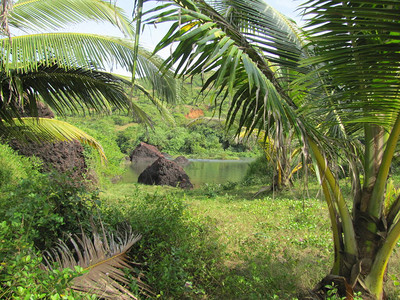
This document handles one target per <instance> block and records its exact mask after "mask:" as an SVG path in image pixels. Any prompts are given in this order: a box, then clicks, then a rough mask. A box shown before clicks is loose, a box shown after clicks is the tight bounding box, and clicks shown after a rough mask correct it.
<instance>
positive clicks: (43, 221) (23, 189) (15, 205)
mask: <svg viewBox="0 0 400 300" xmlns="http://www.w3.org/2000/svg"><path fill="white" fill-rule="evenodd" d="M95 200H96V194H88V193H87V192H86V191H85V190H84V187H82V186H81V187H77V186H75V185H74V184H73V183H71V182H69V179H68V177H67V176H65V175H60V174H57V173H52V174H40V173H38V174H36V175H35V176H31V177H30V178H29V179H22V180H21V182H20V183H19V184H18V185H16V186H15V187H11V188H9V189H7V190H5V191H4V193H3V197H2V201H1V202H0V219H1V220H6V221H8V222H12V223H18V224H24V228H25V233H26V234H27V235H28V236H29V239H30V241H32V242H33V244H34V246H35V247H37V248H39V249H46V248H49V247H51V246H52V245H53V244H54V242H55V241H57V239H58V238H60V237H62V236H63V234H68V233H79V232H80V231H81V228H83V229H86V228H90V225H89V218H90V216H91V215H92V210H93V206H94V201H95Z"/></svg>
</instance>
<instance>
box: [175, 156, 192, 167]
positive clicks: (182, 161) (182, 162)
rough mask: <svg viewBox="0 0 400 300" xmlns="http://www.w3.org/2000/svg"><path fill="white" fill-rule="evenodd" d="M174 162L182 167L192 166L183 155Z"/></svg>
mask: <svg viewBox="0 0 400 300" xmlns="http://www.w3.org/2000/svg"><path fill="white" fill-rule="evenodd" d="M174 162H176V163H177V164H178V165H180V166H187V165H188V164H190V161H189V160H188V159H187V158H186V157H184V156H182V155H181V156H178V157H177V158H175V159H174Z"/></svg>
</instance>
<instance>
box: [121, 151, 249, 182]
mask: <svg viewBox="0 0 400 300" xmlns="http://www.w3.org/2000/svg"><path fill="white" fill-rule="evenodd" d="M252 160H253V159H251V158H245V159H240V160H217V159H189V161H190V163H189V164H187V165H185V166H183V169H184V170H185V171H186V173H187V174H188V176H189V178H190V181H191V182H192V184H193V185H194V186H195V187H200V186H201V185H203V184H205V183H225V182H227V181H231V182H239V181H241V180H242V179H243V177H244V176H245V174H246V171H247V168H248V166H249V163H250V162H251V161H252ZM152 163H153V161H151V160H150V161H148V160H147V161H144V160H141V161H138V162H135V163H132V164H129V167H128V172H126V174H125V176H124V177H123V179H122V182H137V179H138V177H139V175H140V173H141V172H143V170H144V169H146V168H147V167H148V166H149V165H151V164H152Z"/></svg>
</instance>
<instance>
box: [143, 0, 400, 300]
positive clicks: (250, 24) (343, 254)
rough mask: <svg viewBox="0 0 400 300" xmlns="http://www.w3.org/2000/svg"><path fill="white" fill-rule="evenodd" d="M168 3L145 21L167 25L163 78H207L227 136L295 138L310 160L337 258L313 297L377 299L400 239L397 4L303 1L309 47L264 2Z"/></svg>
mask: <svg viewBox="0 0 400 300" xmlns="http://www.w3.org/2000/svg"><path fill="white" fill-rule="evenodd" d="M165 3H166V4H164V5H161V6H160V7H159V8H158V9H156V10H159V13H158V15H157V16H154V17H151V18H149V19H148V22H163V21H173V24H172V26H171V29H170V31H169V32H168V34H167V35H166V36H165V37H164V38H163V40H162V41H161V42H160V43H159V45H158V46H157V48H156V50H159V49H161V48H163V47H166V46H168V45H170V44H171V43H173V42H176V43H177V46H176V49H175V50H174V52H173V53H172V55H171V57H170V58H169V60H168V61H167V62H166V63H165V66H166V67H169V66H172V65H173V64H177V65H178V67H177V70H176V74H177V75H178V74H179V75H182V74H189V75H196V74H201V73H204V72H207V71H210V70H212V71H214V75H213V76H211V77H210V78H209V79H208V80H207V81H206V83H205V86H204V89H207V88H211V89H212V90H213V91H214V97H213V98H212V99H213V100H215V101H219V100H218V99H222V101H220V102H219V103H218V104H221V102H223V101H225V100H229V101H230V110H229V113H228V126H230V125H231V124H232V123H233V121H234V120H238V121H239V124H240V126H239V128H241V127H246V128H248V133H249V134H250V133H251V132H252V131H254V130H255V129H257V130H259V131H262V130H265V132H267V133H269V134H270V136H271V138H273V139H274V140H275V141H277V140H278V141H279V140H282V139H281V137H282V135H283V134H284V133H285V132H286V133H287V132H289V130H290V129H291V130H294V132H295V133H296V135H297V137H298V139H299V141H300V143H301V145H302V147H303V153H304V157H305V159H308V158H309V157H311V158H312V159H313V161H314V164H315V166H316V168H315V169H316V171H317V172H318V173H319V178H320V184H321V188H322V190H323V192H324V195H325V199H326V202H327V205H328V209H329V216H330V220H331V223H332V233H333V240H334V250H335V253H334V263H333V267H332V269H331V271H330V274H329V275H328V276H327V277H326V278H325V279H324V280H322V281H321V284H320V285H318V286H317V287H316V289H315V293H316V294H318V293H320V292H322V291H323V290H324V286H325V285H327V284H331V283H332V282H335V283H336V284H339V285H340V286H341V287H342V289H341V291H342V293H343V294H344V296H349V297H351V294H352V292H353V291H361V292H362V293H363V297H364V298H365V299H368V298H371V299H383V298H384V292H383V276H384V273H385V270H386V267H387V263H388V260H389V257H390V255H391V253H392V250H393V248H394V247H395V245H396V243H397V241H398V240H399V238H400V221H399V217H398V215H399V211H400V198H397V199H392V201H390V202H385V187H386V182H387V178H388V174H389V168H390V165H391V161H392V159H393V155H394V152H395V150H396V145H397V141H398V138H399V136H400V115H399V106H398V105H397V103H398V100H399V80H398V76H399V52H398V45H399V44H398V41H399V39H398V36H399V33H400V26H399V25H400V23H399V18H398V11H399V8H400V7H399V6H400V5H399V3H398V1H394V0H389V1H382V2H380V1H376V2H373V1H358V0H349V1H334V0H332V1H325V0H324V1H322V0H310V1H308V2H307V3H306V4H305V10H306V11H308V12H309V13H310V14H311V21H310V23H309V24H310V28H311V29H310V31H309V39H305V38H304V35H302V34H301V30H300V29H299V28H298V27H297V26H296V25H295V24H294V22H292V21H290V20H288V19H287V18H286V17H284V16H283V15H281V14H280V13H279V12H277V11H276V10H274V9H273V8H272V7H270V6H269V5H267V4H266V3H265V2H264V1H261V0H241V1H239V0H229V1H228V0H213V1H212V0H210V1H203V0H180V1H172V0H170V1H165ZM216 96H221V97H220V98H218V97H216ZM272 129H273V130H272ZM338 151H339V153H340V154H342V155H343V157H345V158H346V159H347V160H348V162H349V165H350V167H351V168H350V169H351V175H352V176H351V177H352V186H353V199H352V201H353V205H352V207H348V205H347V204H346V201H345V199H344V197H343V194H342V192H341V189H340V183H339V180H338V178H337V177H336V176H335V174H334V172H333V171H332V170H333V166H334V165H335V161H337V160H336V159H335V157H334V153H335V152H338ZM307 154H309V155H307ZM305 165H306V164H303V166H305ZM362 178H363V181H362Z"/></svg>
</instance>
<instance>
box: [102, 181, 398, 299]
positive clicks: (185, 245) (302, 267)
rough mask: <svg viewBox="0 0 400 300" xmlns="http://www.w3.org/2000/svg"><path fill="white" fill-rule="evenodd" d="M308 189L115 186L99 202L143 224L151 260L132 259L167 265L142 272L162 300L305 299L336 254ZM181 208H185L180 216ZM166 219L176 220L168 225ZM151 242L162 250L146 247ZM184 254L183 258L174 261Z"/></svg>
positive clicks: (392, 273) (322, 211)
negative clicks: (263, 191)
mask: <svg viewBox="0 0 400 300" xmlns="http://www.w3.org/2000/svg"><path fill="white" fill-rule="evenodd" d="M303 186H304V184H303V183H298V184H297V185H296V186H295V187H294V188H292V189H291V190H288V191H285V192H282V193H275V194H271V193H270V194H261V195H260V196H259V197H258V198H257V199H254V198H253V196H254V194H255V193H256V192H257V190H258V189H259V186H242V185H236V186H235V185H233V184H227V185H225V186H223V185H222V186H219V185H208V186H204V187H203V188H201V189H198V190H194V191H181V190H177V189H174V188H170V187H151V186H143V185H138V184H118V185H114V186H111V187H110V188H109V189H107V190H106V191H104V192H103V193H102V194H101V199H103V200H104V202H105V203H108V205H109V206H110V207H116V206H118V207H119V208H120V209H121V211H124V212H130V213H127V214H126V216H127V217H128V218H130V220H131V223H135V221H134V220H133V219H132V216H135V218H136V219H142V218H145V220H140V221H138V222H139V223H141V224H142V225H140V226H139V227H138V228H142V230H144V231H147V232H145V233H144V235H143V240H142V242H143V245H146V246H143V245H142V246H140V247H141V248H140V249H139V252H140V251H143V253H146V251H148V252H150V253H151V254H150V255H149V256H148V257H146V258H143V257H142V256H143V254H140V255H138V256H136V257H135V258H136V259H138V260H141V262H142V263H145V264H150V265H151V264H153V263H156V262H159V263H160V264H165V266H163V268H164V271H165V272H164V271H163V270H162V269H159V268H158V267H157V266H155V265H154V266H150V267H148V268H145V269H144V272H145V273H146V272H147V275H148V280H149V283H150V284H151V285H152V286H153V288H154V289H155V292H156V293H158V294H159V295H160V296H161V297H164V298H169V299H177V297H179V298H186V299H296V298H299V299H301V298H302V297H304V296H305V295H307V291H308V290H309V289H311V288H312V287H313V286H314V285H315V284H316V283H317V282H318V281H319V280H320V279H322V277H323V276H324V275H326V274H327V273H328V272H329V268H330V266H331V261H332V253H333V249H332V238H331V233H330V224H329V220H328V218H327V215H328V212H327V208H326V205H325V203H324V202H323V200H321V199H318V198H320V194H319V193H318V190H317V186H316V185H315V184H314V185H313V184H311V186H313V187H314V188H313V189H310V190H308V191H307V190H305V189H304V188H303ZM307 195H308V196H307ZM146 199H147V200H146ZM148 199H152V200H150V201H149V200H148ZM158 201H160V202H158ZM171 203H174V206H173V208H171V207H172V206H171V207H170V205H172V204H171ZM115 204H117V205H115ZM157 205H158V206H157ZM176 205H182V207H181V211H180V212H179V213H177V210H176ZM156 206H157V207H156ZM132 211H136V212H137V213H136V214H135V213H132ZM140 212H142V214H143V215H140ZM169 213H171V214H172V215H174V216H175V219H172V218H171V219H169V217H170V215H168V214H169ZM160 216H163V217H161V218H162V219H163V220H162V221H160ZM177 220H178V221H177ZM171 223H174V224H171ZM157 226H158V227H159V228H156V227H157ZM134 227H135V226H134ZM164 227H165V230H164V229H163V228H164ZM143 228H144V229H143ZM148 228H150V229H148ZM157 234H159V235H160V236H157ZM163 235H167V236H168V237H165V236H163ZM146 239H149V242H150V241H151V242H152V243H160V246H155V245H149V244H147V242H146ZM164 243H166V244H168V243H170V245H165V244H164ZM398 249H399V248H398ZM398 249H396V252H395V253H394V255H393V258H392V260H391V262H390V266H389V270H388V276H387V277H388V280H387V283H386V290H387V293H388V297H389V299H399V298H400V291H399V288H396V287H395V285H396V283H397V280H394V279H393V278H400V258H399V253H398ZM180 251H182V252H184V253H185V254H184V255H183V254H180V255H181V256H179V255H177V254H176V253H182V252H180ZM191 253H193V254H191ZM144 256H146V255H144ZM150 257H151V259H152V262H150ZM167 266H169V267H167ZM165 268H167V269H165ZM166 274H167V275H166ZM176 274H180V275H181V276H178V275H176ZM163 281H165V282H163ZM174 285H176V287H175V288H173V287H172V286H174ZM180 287H182V288H181V289H180Z"/></svg>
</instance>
